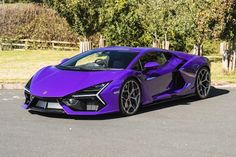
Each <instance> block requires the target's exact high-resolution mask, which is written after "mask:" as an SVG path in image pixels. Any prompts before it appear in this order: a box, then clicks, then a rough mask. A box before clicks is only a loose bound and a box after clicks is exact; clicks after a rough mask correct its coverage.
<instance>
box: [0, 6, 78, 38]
mask: <svg viewBox="0 0 236 157" xmlns="http://www.w3.org/2000/svg"><path fill="white" fill-rule="evenodd" d="M0 31H1V32H0V38H2V39H6V38H8V39H37V40H49V41H50V40H59V41H76V40H77V35H76V34H75V33H74V32H72V30H71V29H70V26H69V25H68V23H67V21H66V20H65V19H64V18H62V17H60V16H59V15H58V13H57V12H56V11H54V10H52V9H50V8H49V7H47V6H46V5H39V4H25V3H16V4H4V5H0Z"/></svg>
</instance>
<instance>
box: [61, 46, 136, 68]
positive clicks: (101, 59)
mask: <svg viewBox="0 0 236 157" xmlns="http://www.w3.org/2000/svg"><path fill="white" fill-rule="evenodd" d="M136 55H137V53H135V52H127V51H117V50H113V51H107V50H106V51H96V50H92V51H88V52H85V53H82V54H80V55H77V56H75V57H73V58H71V59H70V60H68V61H67V62H65V63H62V64H61V65H59V66H58V68H61V69H71V70H105V69H106V70H107V69H125V68H126V67H127V66H128V65H129V63H130V62H131V61H132V60H133V59H134V58H135V57H136Z"/></svg>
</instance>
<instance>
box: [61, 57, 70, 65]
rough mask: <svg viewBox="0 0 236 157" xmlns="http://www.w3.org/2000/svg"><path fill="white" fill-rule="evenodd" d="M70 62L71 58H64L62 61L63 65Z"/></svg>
mask: <svg viewBox="0 0 236 157" xmlns="http://www.w3.org/2000/svg"><path fill="white" fill-rule="evenodd" d="M68 60H69V58H64V59H62V60H61V64H63V63H65V62H67V61H68Z"/></svg>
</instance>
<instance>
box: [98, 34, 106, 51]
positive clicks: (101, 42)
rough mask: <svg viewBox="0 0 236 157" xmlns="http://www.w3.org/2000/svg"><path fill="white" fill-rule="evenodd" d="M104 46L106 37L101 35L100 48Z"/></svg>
mask: <svg viewBox="0 0 236 157" xmlns="http://www.w3.org/2000/svg"><path fill="white" fill-rule="evenodd" d="M102 47H105V39H104V38H103V37H102V35H101V36H100V39H99V48H102Z"/></svg>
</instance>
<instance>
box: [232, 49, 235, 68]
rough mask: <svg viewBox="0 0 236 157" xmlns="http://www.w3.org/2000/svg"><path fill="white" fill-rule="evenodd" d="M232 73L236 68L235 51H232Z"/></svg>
mask: <svg viewBox="0 0 236 157" xmlns="http://www.w3.org/2000/svg"><path fill="white" fill-rule="evenodd" d="M232 66H233V67H232V71H233V72H234V71H235V66H236V51H233V63H232Z"/></svg>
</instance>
